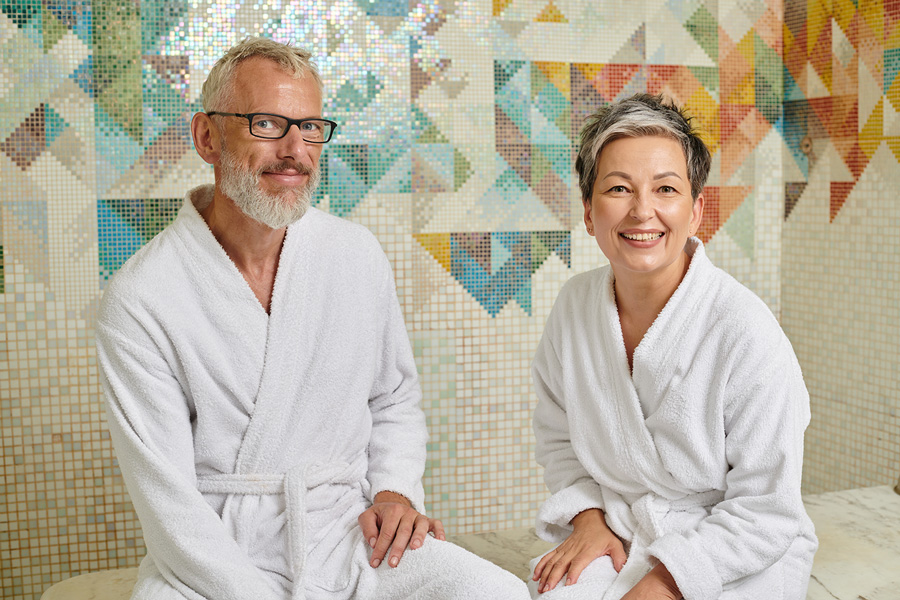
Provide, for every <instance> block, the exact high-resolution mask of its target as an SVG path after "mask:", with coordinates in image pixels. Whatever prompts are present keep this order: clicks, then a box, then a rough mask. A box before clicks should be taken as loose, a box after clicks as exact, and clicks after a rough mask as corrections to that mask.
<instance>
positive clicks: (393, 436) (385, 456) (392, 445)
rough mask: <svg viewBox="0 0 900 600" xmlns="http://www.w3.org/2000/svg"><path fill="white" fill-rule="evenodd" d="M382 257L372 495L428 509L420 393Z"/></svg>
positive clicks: (371, 445)
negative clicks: (396, 496)
mask: <svg viewBox="0 0 900 600" xmlns="http://www.w3.org/2000/svg"><path fill="white" fill-rule="evenodd" d="M379 258H380V259H381V261H382V268H383V270H384V273H385V275H384V278H383V285H382V288H381V293H380V296H379V305H380V306H381V310H380V311H379V314H380V315H381V316H382V318H381V322H380V323H378V326H377V327H376V334H377V335H379V337H380V340H379V343H380V348H381V351H380V352H379V356H378V361H377V364H376V372H375V378H374V384H373V386H372V390H371V395H370V398H369V410H370V412H371V415H372V434H371V437H370V439H369V468H368V474H367V479H368V481H369V484H370V486H371V491H370V498H369V500H370V501H374V499H375V495H376V494H378V493H379V492H383V491H389V492H396V493H398V494H400V495H402V496H404V497H406V498H407V499H408V500H409V501H410V502H411V503H412V506H413V508H415V509H416V510H417V511H419V512H420V513H422V514H424V513H425V491H424V488H423V486H422V476H423V475H424V473H425V454H426V444H427V442H428V432H427V429H426V426H425V414H424V413H423V412H422V407H421V399H422V392H421V389H420V387H419V378H418V373H417V372H416V364H415V360H414V358H413V353H412V349H411V348H410V345H409V334H408V333H407V331H406V326H405V325H404V323H403V313H402V312H401V310H400V302H399V300H398V299H397V292H396V288H395V286H394V278H393V275H392V274H391V270H390V265H389V264H388V262H387V258H386V257H385V256H384V255H383V254H380V256H379Z"/></svg>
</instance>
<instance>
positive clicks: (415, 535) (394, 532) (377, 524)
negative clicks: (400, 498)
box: [359, 503, 444, 568]
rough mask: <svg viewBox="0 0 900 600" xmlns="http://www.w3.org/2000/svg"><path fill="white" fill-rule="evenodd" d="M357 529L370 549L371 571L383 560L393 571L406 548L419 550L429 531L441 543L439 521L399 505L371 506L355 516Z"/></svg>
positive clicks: (441, 525)
mask: <svg viewBox="0 0 900 600" xmlns="http://www.w3.org/2000/svg"><path fill="white" fill-rule="evenodd" d="M359 525H360V528H361V529H362V532H363V535H364V536H365V538H366V540H367V541H368V543H369V545H370V546H372V557H371V559H370V561H369V564H370V565H372V567H373V568H377V567H378V566H379V565H380V564H381V563H382V561H384V560H387V563H388V565H390V566H391V567H396V566H397V565H398V564H400V559H401V558H402V557H403V553H404V552H405V551H406V548H407V547H409V548H411V549H413V550H415V549H416V548H420V547H421V546H422V544H424V543H425V536H427V535H428V532H429V531H432V530H433V531H434V532H435V537H437V538H438V539H441V540H443V539H444V526H443V524H442V523H441V522H440V521H438V520H437V519H433V520H432V519H429V518H428V517H426V516H424V515H422V514H420V513H418V512H417V511H416V510H415V509H413V508H410V507H408V506H402V505H400V504H390V505H387V503H385V505H373V506H372V507H371V508H370V509H369V510H367V511H365V512H364V513H363V514H361V515H360V516H359Z"/></svg>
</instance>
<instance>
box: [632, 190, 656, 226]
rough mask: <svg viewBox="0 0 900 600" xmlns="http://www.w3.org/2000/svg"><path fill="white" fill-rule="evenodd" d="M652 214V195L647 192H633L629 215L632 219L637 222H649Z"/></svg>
mask: <svg viewBox="0 0 900 600" xmlns="http://www.w3.org/2000/svg"><path fill="white" fill-rule="evenodd" d="M653 213H654V208H653V194H651V193H650V192H649V191H647V190H635V192H634V196H632V200H631V211H630V212H629V214H630V215H631V217H632V218H633V219H635V220H636V221H639V222H644V221H647V220H649V219H650V218H651V217H652V216H653Z"/></svg>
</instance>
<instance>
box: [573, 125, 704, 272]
mask: <svg viewBox="0 0 900 600" xmlns="http://www.w3.org/2000/svg"><path fill="white" fill-rule="evenodd" d="M702 216H703V195H702V194H701V195H700V196H699V197H698V198H697V200H696V201H693V200H692V199H691V184H690V181H688V175H687V161H686V160H685V157H684V151H683V150H682V149H681V145H680V144H679V143H678V142H676V141H675V140H673V139H671V138H667V137H658V136H645V137H636V138H628V137H626V138H619V139H617V140H614V141H612V142H610V143H608V144H607V145H606V146H605V147H604V148H603V150H602V151H601V152H600V157H599V160H598V161H597V173H596V179H595V180H594V190H593V193H592V194H591V201H590V203H588V202H585V203H584V223H585V225H587V230H588V233H590V234H591V235H592V236H593V237H594V238H595V239H596V240H597V244H598V245H599V246H600V250H602V251H603V254H604V255H606V258H608V259H609V262H610V264H611V265H612V269H613V272H614V273H615V275H616V278H617V279H618V278H622V277H638V278H642V277H646V276H652V277H657V276H661V277H663V278H669V277H671V278H676V277H677V282H680V281H681V278H682V276H683V275H684V267H685V261H686V260H687V255H686V254H685V253H684V245H685V242H686V241H687V238H688V237H690V236H691V235H693V234H694V232H696V231H697V229H698V228H699V226H700V219H701V217H702Z"/></svg>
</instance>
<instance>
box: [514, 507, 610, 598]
mask: <svg viewBox="0 0 900 600" xmlns="http://www.w3.org/2000/svg"><path fill="white" fill-rule="evenodd" d="M572 526H573V527H574V528H575V530H574V531H573V532H572V533H571V535H569V537H568V538H566V541H564V542H563V543H562V544H560V545H559V546H557V547H556V549H555V550H551V551H550V552H548V553H547V554H546V555H544V557H543V558H542V559H541V561H540V562H539V563H538V564H537V566H536V567H535V568H534V575H533V576H532V579H533V580H534V581H538V580H540V581H539V583H538V586H537V587H538V592H539V593H541V594H543V593H544V592H547V591H549V590H552V589H553V588H555V587H556V584H557V583H559V581H560V579H562V578H563V577H566V585H572V584H573V583H576V582H577V581H578V576H579V575H581V572H582V571H584V568H585V567H587V566H588V565H589V564H591V562H592V561H593V560H594V559H596V558H600V557H601V556H605V555H607V554H608V555H609V557H610V558H611V559H612V561H613V567H615V569H616V571H621V570H622V567H623V566H624V565H625V560H626V559H627V557H626V555H625V547H624V546H623V545H622V540H620V539H619V538H618V537H616V534H614V533H613V532H612V530H611V529H610V528H609V527H608V526H607V525H606V518H605V517H604V516H603V512H602V511H600V510H599V509H596V508H591V509H588V510H586V511H584V512H581V513H578V514H577V515H575V517H574V518H573V519H572Z"/></svg>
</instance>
